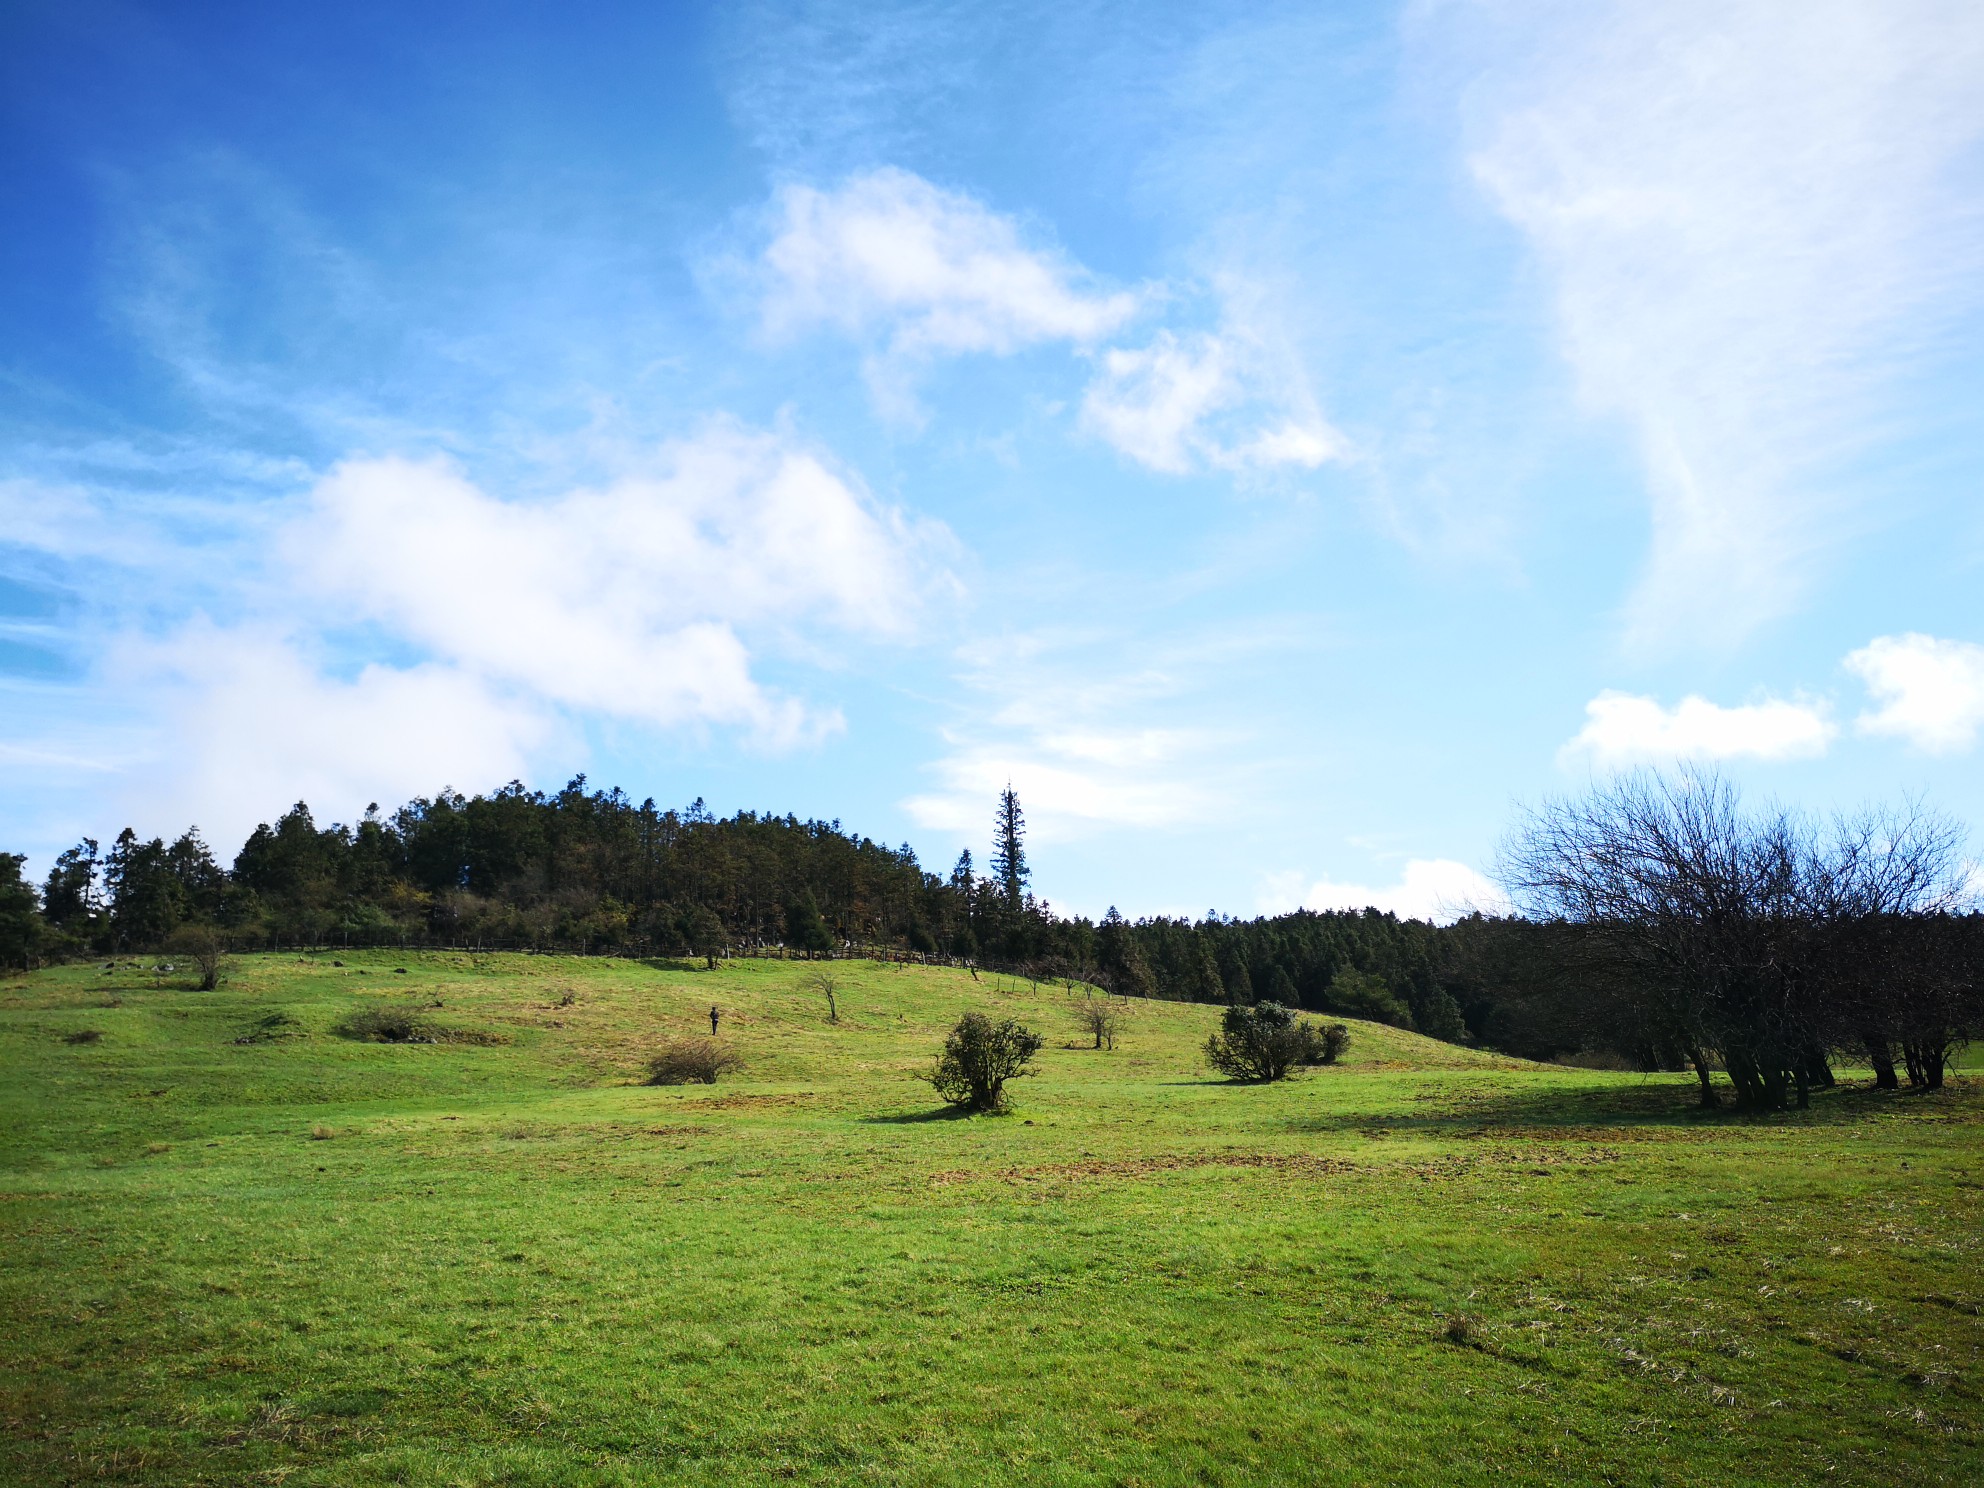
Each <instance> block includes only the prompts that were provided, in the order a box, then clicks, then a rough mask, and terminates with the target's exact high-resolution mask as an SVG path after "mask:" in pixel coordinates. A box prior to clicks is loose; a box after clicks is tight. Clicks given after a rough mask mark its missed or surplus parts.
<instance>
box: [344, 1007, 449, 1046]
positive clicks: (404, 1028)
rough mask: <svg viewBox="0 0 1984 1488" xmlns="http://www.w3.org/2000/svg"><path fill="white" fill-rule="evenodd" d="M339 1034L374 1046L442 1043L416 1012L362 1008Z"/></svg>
mask: <svg viewBox="0 0 1984 1488" xmlns="http://www.w3.org/2000/svg"><path fill="white" fill-rule="evenodd" d="M337 1031H338V1032H339V1033H340V1034H342V1035H343V1036H344V1037H345V1038H349V1039H364V1040H365V1041H366V1042H367V1043H374V1044H435V1043H439V1042H440V1041H441V1034H440V1030H439V1029H437V1028H435V1027H434V1025H433V1024H431V1023H429V1022H428V1021H427V1020H426V1019H425V1018H423V1017H421V1016H420V1014H419V1012H417V1011H416V1010H415V1009H413V1008H397V1007H369V1008H360V1009H359V1010H358V1011H357V1012H355V1013H353V1014H352V1015H351V1016H350V1017H349V1018H346V1019H345V1020H344V1022H342V1023H340V1024H339V1025H338V1028H337Z"/></svg>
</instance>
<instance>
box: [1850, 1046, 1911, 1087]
mask: <svg viewBox="0 0 1984 1488" xmlns="http://www.w3.org/2000/svg"><path fill="white" fill-rule="evenodd" d="M1860 1042H1861V1044H1862V1045H1863V1046H1864V1047H1865V1049H1866V1050H1867V1063H1868V1064H1870V1065H1872V1066H1873V1067H1874V1088H1875V1089H1876V1090H1899V1089H1901V1079H1900V1077H1899V1076H1897V1075H1896V1074H1895V1072H1894V1045H1892V1044H1890V1043H1889V1042H1888V1041H1887V1040H1886V1039H1884V1038H1882V1037H1880V1036H1879V1035H1878V1034H1872V1033H1869V1034H1864V1035H1862V1036H1861V1039H1860Z"/></svg>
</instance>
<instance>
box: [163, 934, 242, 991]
mask: <svg viewBox="0 0 1984 1488" xmlns="http://www.w3.org/2000/svg"><path fill="white" fill-rule="evenodd" d="M166 947H167V949H168V950H170V951H171V952H172V953H173V954H174V955H176V956H184V957H185V958H186V959H187V960H189V961H191V962H192V963H193V965H194V968H195V969H196V970H198V972H199V973H200V990H201V991H202V992H211V991H213V990H214V988H216V987H218V986H219V985H220V974H221V968H222V963H223V962H224V961H225V960H226V957H227V938H226V937H225V936H224V935H222V934H221V932H220V930H219V928H218V927H217V926H214V925H198V924H194V925H181V926H180V927H179V928H178V929H177V930H174V931H173V932H172V934H171V936H169V937H168V938H167V941H166Z"/></svg>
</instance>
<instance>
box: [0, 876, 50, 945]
mask: <svg viewBox="0 0 1984 1488" xmlns="http://www.w3.org/2000/svg"><path fill="white" fill-rule="evenodd" d="M25 862H27V859H26V858H24V857H22V856H20V854H18V853H0V965H4V966H10V967H11V966H18V967H20V968H21V969H22V970H24V971H25V970H26V969H27V968H28V967H29V965H30V964H31V963H32V962H33V960H34V955H35V952H36V951H37V950H39V949H40V947H41V938H42V921H41V916H40V914H39V913H37V909H38V906H37V905H36V903H35V893H34V885H32V884H30V883H29V882H28V881H27V880H26V879H24V878H22V877H21V865H22V864H23V863H25Z"/></svg>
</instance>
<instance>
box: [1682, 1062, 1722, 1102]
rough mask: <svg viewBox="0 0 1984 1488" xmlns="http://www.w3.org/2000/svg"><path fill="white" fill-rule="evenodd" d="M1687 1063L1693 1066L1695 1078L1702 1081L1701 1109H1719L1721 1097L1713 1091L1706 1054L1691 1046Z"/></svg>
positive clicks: (1713, 1082) (1713, 1084)
mask: <svg viewBox="0 0 1984 1488" xmlns="http://www.w3.org/2000/svg"><path fill="white" fill-rule="evenodd" d="M1688 1063H1690V1064H1692V1065H1693V1066H1694V1067H1695V1078H1696V1079H1697V1080H1700V1081H1701V1082H1702V1109H1703V1110H1704V1111H1719V1110H1721V1109H1722V1097H1721V1096H1719V1095H1717V1094H1716V1093H1715V1081H1714V1079H1713V1078H1712V1077H1711V1076H1710V1073H1709V1067H1708V1055H1707V1054H1706V1053H1705V1052H1704V1051H1703V1050H1700V1049H1692V1048H1691V1049H1689V1050H1688Z"/></svg>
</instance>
